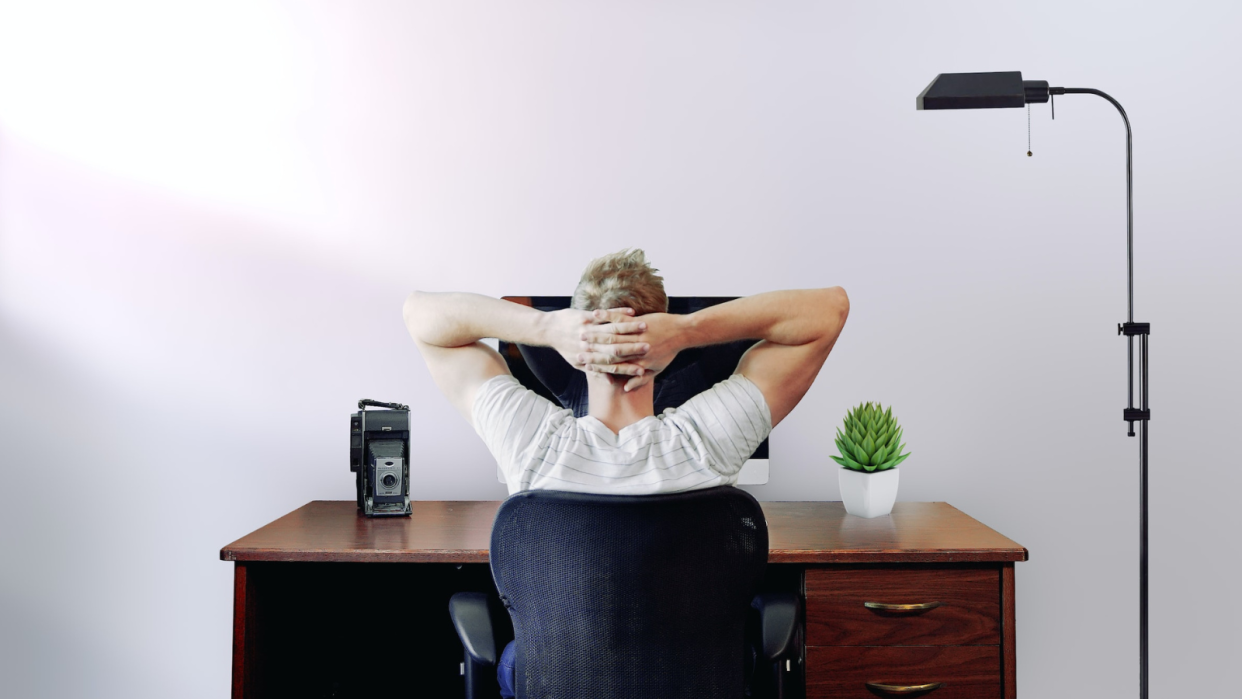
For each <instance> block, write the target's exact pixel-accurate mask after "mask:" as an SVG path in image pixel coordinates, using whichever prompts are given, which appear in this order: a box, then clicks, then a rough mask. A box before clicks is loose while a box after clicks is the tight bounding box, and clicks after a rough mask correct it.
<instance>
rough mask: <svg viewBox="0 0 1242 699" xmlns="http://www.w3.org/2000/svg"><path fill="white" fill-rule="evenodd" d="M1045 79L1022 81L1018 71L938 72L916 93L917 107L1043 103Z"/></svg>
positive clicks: (937, 107) (999, 105)
mask: <svg viewBox="0 0 1242 699" xmlns="http://www.w3.org/2000/svg"><path fill="white" fill-rule="evenodd" d="M1047 101H1048V82H1047V81H1045V80H1023V79H1022V73H1021V72H1020V71H1010V72H1005V73H941V74H940V75H937V76H936V79H935V80H933V81H931V84H930V85H928V86H927V89H925V90H923V92H921V93H919V97H918V104H917V106H918V108H919V109H995V108H999V107H1025V106H1026V105H1027V103H1028V102H1047Z"/></svg>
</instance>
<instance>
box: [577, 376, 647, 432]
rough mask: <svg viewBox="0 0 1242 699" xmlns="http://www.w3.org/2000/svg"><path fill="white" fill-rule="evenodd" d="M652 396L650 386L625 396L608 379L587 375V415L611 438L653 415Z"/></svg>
mask: <svg viewBox="0 0 1242 699" xmlns="http://www.w3.org/2000/svg"><path fill="white" fill-rule="evenodd" d="M654 395H655V383H654V382H653V383H648V384H647V385H645V386H643V387H641V388H637V389H634V390H633V391H630V392H629V393H626V392H625V388H624V384H614V383H613V382H612V381H611V380H610V379H609V377H608V376H605V375H602V374H587V400H588V405H589V409H588V411H587V414H588V415H590V416H591V417H593V418H595V419H596V420H599V421H600V422H602V423H604V426H605V427H607V428H608V429H610V430H612V431H613V433H614V434H618V433H620V432H621V429H622V428H624V427H628V426H630V425H632V424H634V423H636V422H638V421H639V420H641V419H643V418H645V417H651V416H653V415H655V406H654V403H653V396H654Z"/></svg>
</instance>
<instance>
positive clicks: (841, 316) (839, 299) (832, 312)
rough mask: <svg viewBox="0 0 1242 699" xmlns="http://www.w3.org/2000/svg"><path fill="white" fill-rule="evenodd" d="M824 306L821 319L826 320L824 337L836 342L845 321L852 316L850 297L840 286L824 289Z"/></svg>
mask: <svg viewBox="0 0 1242 699" xmlns="http://www.w3.org/2000/svg"><path fill="white" fill-rule="evenodd" d="M824 292H825V293H824V306H823V314H822V315H821V317H822V318H823V320H824V336H825V339H828V340H829V341H834V340H836V339H837V336H838V335H840V334H841V328H843V327H844V326H845V320H846V318H848V317H849V315H850V297H849V295H848V294H846V293H845V289H844V288H842V287H839V286H834V287H830V288H827V289H824Z"/></svg>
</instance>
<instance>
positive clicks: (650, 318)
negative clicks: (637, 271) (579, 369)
mask: <svg viewBox="0 0 1242 699" xmlns="http://www.w3.org/2000/svg"><path fill="white" fill-rule="evenodd" d="M849 307H850V306H849V297H848V296H846V294H845V290H844V289H842V288H841V287H839V286H837V287H832V288H829V289H806V290H800V291H773V292H768V293H765V294H757V295H755V296H748V297H746V298H741V299H735V300H733V301H729V302H727V303H722V304H719V305H716V306H712V307H710V308H705V309H703V310H701V311H697V312H695V313H691V314H689V315H685V316H678V315H670V314H663V313H661V314H650V315H645V316H640V317H639V318H638V319H637V320H639V321H642V322H645V323H647V326H648V329H647V331H646V332H642V333H638V334H633V335H626V336H625V337H618V334H619V332H620V331H618V332H617V333H613V332H610V331H609V329H608V328H607V326H605V327H601V328H598V329H593V330H592V331H591V332H589V333H588V337H589V340H590V342H591V345H590V349H589V353H588V354H587V355H586V360H587V364H588V368H589V369H593V370H596V371H607V372H610V373H618V374H633V373H635V372H636V371H637V370H638V369H643V370H645V371H646V372H648V374H649V375H647V376H643V377H641V378H639V377H636V378H634V379H631V380H630V382H629V384H627V390H628V389H632V388H633V387H635V386H637V385H641V384H642V383H644V382H646V381H649V380H651V378H652V376H651V375H653V374H654V373H657V372H659V371H661V370H663V368H664V367H665V366H667V365H668V363H669V362H671V361H672V359H673V357H675V356H676V355H677V353H678V352H680V351H681V350H683V349H686V348H689V347H699V346H703V345H713V344H718V343H722V342H732V341H734V340H744V339H759V340H762V342H759V343H758V344H756V345H755V346H754V347H752V348H750V350H748V351H747V352H746V354H745V355H743V356H742V360H741V362H740V363H739V364H738V369H737V373H739V374H742V375H743V376H745V377H746V378H748V379H750V380H751V381H753V382H754V383H755V385H756V386H758V387H759V390H760V391H761V392H762V393H763V397H764V399H765V400H766V401H767V403H768V408H769V409H770V410H771V413H772V425H773V426H775V425H776V424H777V423H779V422H780V421H781V420H783V419H785V416H786V415H788V414H789V413H790V411H792V410H793V409H794V406H796V405H797V404H798V402H799V401H801V400H802V396H804V395H806V392H807V390H808V389H809V388H810V387H811V384H812V383H813V382H814V381H815V377H816V375H818V374H819V370H820V368H821V367H822V366H823V364H824V360H825V359H827V358H828V353H829V352H831V351H832V347H833V345H834V344H835V343H836V341H837V337H838V336H839V335H840V334H841V329H842V328H843V327H844V326H845V320H846V318H847V316H848V315H849ZM613 341H618V342H620V341H625V342H641V343H646V344H648V345H649V346H650V351H649V352H647V353H646V354H645V355H644V356H642V357H639V358H635V359H620V360H618V359H615V358H612V357H610V356H608V355H606V354H604V352H605V351H606V349H607V347H608V344H609V343H610V342H613Z"/></svg>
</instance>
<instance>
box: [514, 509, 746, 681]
mask: <svg viewBox="0 0 1242 699" xmlns="http://www.w3.org/2000/svg"><path fill="white" fill-rule="evenodd" d="M767 557H768V528H767V523H766V521H765V520H764V517H763V510H762V509H760V507H759V503H758V502H756V501H755V499H754V498H753V497H752V496H751V495H750V494H749V493H747V492H746V491H744V490H739V489H737V488H733V487H729V486H724V487H719V488H711V489H707V490H699V491H692V492H688V493H677V494H672V495H650V496H621V495H586V494H581V493H564V492H556V491H547V490H544V491H527V492H523V493H518V494H517V495H514V496H512V497H510V498H509V499H508V500H506V501H505V502H504V504H503V505H501V507H500V510H499V512H498V513H497V514H496V522H495V524H494V525H493V527H492V542H491V564H492V575H493V577H494V578H495V580H496V587H497V589H498V590H499V591H500V595H501V600H502V601H503V602H504V603H505V606H506V607H507V608H508V609H509V614H510V616H511V617H512V619H513V630H514V636H515V639H516V640H517V657H516V663H515V665H516V671H517V672H516V680H517V696H518V699H553V698H555V699H585V698H587V697H590V698H592V699H614V698H615V699H640V698H645V697H651V698H653V699H655V698H658V699H670V698H672V697H677V698H680V699H695V698H698V697H702V698H703V699H726V698H729V697H741V696H742V694H743V683H744V678H743V657H742V655H743V649H744V646H745V640H744V633H745V624H746V614H747V610H748V609H749V606H750V601H751V599H752V598H753V597H754V595H755V591H756V589H757V588H758V585H759V582H760V579H761V578H762V576H763V568H764V565H765V564H766V563H767Z"/></svg>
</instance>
